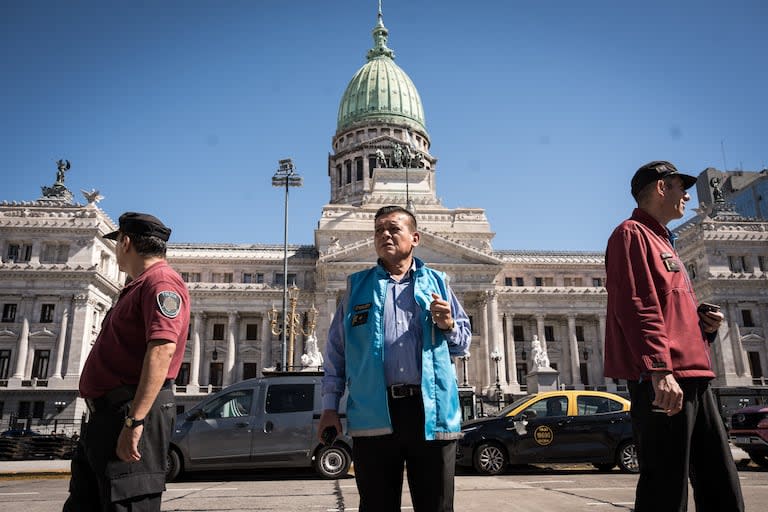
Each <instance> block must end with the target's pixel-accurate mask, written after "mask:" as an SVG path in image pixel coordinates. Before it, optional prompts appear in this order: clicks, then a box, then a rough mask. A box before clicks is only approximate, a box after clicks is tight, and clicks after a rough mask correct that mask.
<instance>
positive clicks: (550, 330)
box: [544, 325, 555, 341]
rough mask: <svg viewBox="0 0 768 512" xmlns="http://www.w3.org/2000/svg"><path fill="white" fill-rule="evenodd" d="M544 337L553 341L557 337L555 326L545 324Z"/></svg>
mask: <svg viewBox="0 0 768 512" xmlns="http://www.w3.org/2000/svg"><path fill="white" fill-rule="evenodd" d="M544 339H545V340H547V341H553V340H554V339H555V328H554V327H553V326H551V325H545V326H544Z"/></svg>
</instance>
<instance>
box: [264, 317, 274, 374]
mask: <svg viewBox="0 0 768 512" xmlns="http://www.w3.org/2000/svg"><path fill="white" fill-rule="evenodd" d="M273 366H275V361H274V360H273V359H272V328H271V327H270V326H269V315H268V314H267V312H266V311H264V312H262V313H261V367H262V368H272V367H273Z"/></svg>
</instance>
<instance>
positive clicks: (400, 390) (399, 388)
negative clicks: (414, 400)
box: [387, 384, 421, 398]
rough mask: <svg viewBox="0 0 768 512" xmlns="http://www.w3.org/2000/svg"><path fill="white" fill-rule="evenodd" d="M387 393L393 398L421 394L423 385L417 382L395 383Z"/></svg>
mask: <svg viewBox="0 0 768 512" xmlns="http://www.w3.org/2000/svg"><path fill="white" fill-rule="evenodd" d="M387 394H388V395H389V396H390V397H392V398H409V397H412V396H421V386H418V385H416V384H394V385H392V386H389V387H388V388H387Z"/></svg>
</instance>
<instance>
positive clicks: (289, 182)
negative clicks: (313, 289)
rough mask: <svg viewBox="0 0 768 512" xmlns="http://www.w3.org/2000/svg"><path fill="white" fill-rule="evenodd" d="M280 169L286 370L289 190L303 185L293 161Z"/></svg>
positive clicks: (284, 359)
mask: <svg viewBox="0 0 768 512" xmlns="http://www.w3.org/2000/svg"><path fill="white" fill-rule="evenodd" d="M278 164H279V167H278V169H277V172H276V173H275V175H274V176H272V186H273V187H285V220H284V223H283V328H282V333H283V340H282V345H281V347H282V350H281V368H286V364H287V357H288V354H287V343H286V332H287V331H288V329H286V327H285V325H286V324H285V319H286V317H287V313H288V188H289V187H300V186H301V185H302V179H301V176H299V175H298V173H297V172H296V169H294V167H293V161H292V160H291V159H290V158H285V159H283V160H280V161H279V162H278Z"/></svg>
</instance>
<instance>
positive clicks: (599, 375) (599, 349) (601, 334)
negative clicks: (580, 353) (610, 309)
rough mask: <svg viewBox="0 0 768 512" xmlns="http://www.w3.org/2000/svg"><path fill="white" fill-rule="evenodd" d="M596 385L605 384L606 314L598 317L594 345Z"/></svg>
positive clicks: (593, 365)
mask: <svg viewBox="0 0 768 512" xmlns="http://www.w3.org/2000/svg"><path fill="white" fill-rule="evenodd" d="M594 351H595V356H596V357H595V358H594V359H595V362H594V363H593V364H592V367H593V368H595V373H594V375H595V384H598V383H601V384H605V313H600V314H598V315H597V343H595V344H594Z"/></svg>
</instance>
